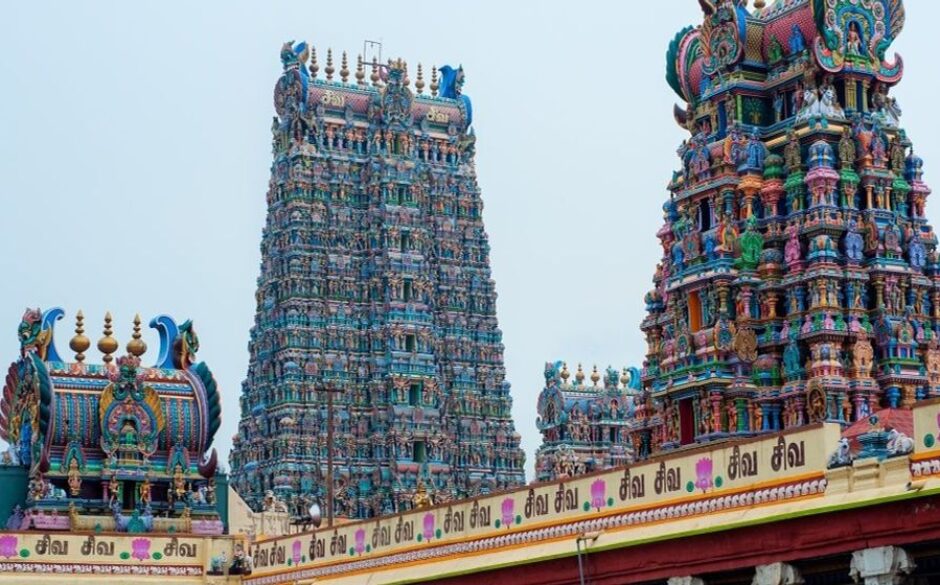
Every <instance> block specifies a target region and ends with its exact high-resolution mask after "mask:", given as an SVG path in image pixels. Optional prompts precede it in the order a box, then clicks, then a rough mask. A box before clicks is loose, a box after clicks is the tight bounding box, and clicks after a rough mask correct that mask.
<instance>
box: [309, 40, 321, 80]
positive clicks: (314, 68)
mask: <svg viewBox="0 0 940 585" xmlns="http://www.w3.org/2000/svg"><path fill="white" fill-rule="evenodd" d="M318 71H320V64H319V63H317V48H316V47H310V79H316V78H317V72H318Z"/></svg>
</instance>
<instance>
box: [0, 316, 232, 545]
mask: <svg viewBox="0 0 940 585" xmlns="http://www.w3.org/2000/svg"><path fill="white" fill-rule="evenodd" d="M63 315H64V313H63V311H62V310H61V309H58V308H56V309H51V310H48V311H45V312H41V311H39V310H38V309H37V310H27V311H26V313H25V315H23V320H22V322H21V323H20V326H19V331H18V333H19V340H20V347H21V354H20V358H19V359H18V360H17V361H16V362H14V363H13V365H11V366H10V369H9V371H8V373H7V377H6V384H5V386H4V388H3V396H2V401H0V438H2V439H3V440H4V441H6V442H7V443H8V444H9V446H10V448H9V450H8V451H7V452H5V453H4V455H3V469H4V470H20V471H21V472H22V473H21V476H22V484H23V488H24V489H23V491H24V492H25V493H18V492H17V491H16V487H15V484H16V483H17V482H18V481H19V477H20V475H17V474H11V473H7V472H5V473H4V482H5V485H6V490H5V493H4V494H3V497H2V498H0V499H2V500H3V502H8V501H21V502H23V503H22V504H21V505H17V507H16V509H15V510H13V512H12V514H11V515H10V516H9V519H8V520H7V523H6V527H7V529H11V530H42V531H56V530H71V531H81V530H87V531H92V530H93V531H96V532H100V531H111V532H132V533H134V532H164V533H165V532H172V533H186V534H203V535H217V534H221V533H222V532H223V529H224V526H223V522H222V520H221V519H220V515H219V513H218V511H217V506H216V504H217V502H216V490H217V484H216V465H217V457H216V452H215V449H211V451H210V448H211V446H212V442H213V439H214V437H215V433H216V431H217V430H218V428H219V423H220V405H219V390H218V388H217V386H216V382H215V380H214V379H213V377H212V373H211V372H210V370H209V368H208V366H206V364H205V363H204V362H201V363H196V362H195V357H196V351H197V350H198V349H199V340H198V338H197V337H196V332H195V331H194V330H193V327H192V323H191V322H190V321H186V322H185V323H183V324H181V325H179V326H177V325H176V323H175V322H174V321H173V319H171V318H169V317H167V316H165V315H161V316H159V317H157V318H155V319H154V320H153V321H151V323H150V325H151V327H154V328H156V329H157V330H158V332H159V334H160V349H159V354H158V356H157V359H156V363H154V365H153V366H150V367H145V366H143V365H142V361H141V358H142V357H143V355H144V354H145V352H146V351H147V345H146V344H145V343H144V341H143V340H142V339H141V333H140V318H139V317H137V318H136V319H135V320H134V326H133V333H132V335H131V339H130V341H129V342H128V343H127V348H126V349H127V353H126V355H122V356H120V357H118V358H117V359H115V357H114V354H115V353H116V352H117V351H118V347H119V345H118V341H117V339H115V338H114V337H113V336H112V324H111V315H110V314H108V315H106V316H105V320H104V335H103V337H102V338H101V339H100V340H99V341H98V344H97V347H98V350H99V351H100V352H101V353H102V363H101V364H90V363H87V362H86V361H85V353H84V352H85V351H87V350H88V349H89V347H90V346H91V341H90V340H89V338H88V337H87V336H86V335H85V334H84V322H83V316H82V313H81V312H79V313H78V314H77V315H76V326H75V335H74V337H72V339H71V341H70V342H69V347H70V348H71V349H72V350H73V351H74V352H75V358H74V361H66V360H65V359H63V358H62V356H61V354H60V353H59V352H58V350H57V349H56V344H55V336H54V332H55V328H54V326H55V323H56V321H57V320H59V319H61V318H62V317H63ZM14 492H16V493H14ZM222 499H225V496H224V495H223V496H222ZM3 512H4V514H5V513H6V510H4V511H3Z"/></svg>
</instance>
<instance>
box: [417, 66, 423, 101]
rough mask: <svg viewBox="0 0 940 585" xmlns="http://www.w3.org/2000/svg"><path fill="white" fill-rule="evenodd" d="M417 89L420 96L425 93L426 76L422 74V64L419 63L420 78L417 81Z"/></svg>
mask: <svg viewBox="0 0 940 585" xmlns="http://www.w3.org/2000/svg"><path fill="white" fill-rule="evenodd" d="M415 89H416V90H418V95H421V94H423V93H424V76H423V75H422V73H421V63H418V78H417V79H416V80H415Z"/></svg>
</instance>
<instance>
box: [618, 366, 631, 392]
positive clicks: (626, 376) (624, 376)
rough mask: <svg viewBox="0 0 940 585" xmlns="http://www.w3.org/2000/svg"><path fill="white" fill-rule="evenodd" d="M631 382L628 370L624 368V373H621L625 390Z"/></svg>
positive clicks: (621, 380)
mask: <svg viewBox="0 0 940 585" xmlns="http://www.w3.org/2000/svg"><path fill="white" fill-rule="evenodd" d="M629 381H630V375H629V374H628V373H627V368H624V369H623V372H621V374H620V383H621V384H623V386H624V388H626V386H627V383H628V382H629Z"/></svg>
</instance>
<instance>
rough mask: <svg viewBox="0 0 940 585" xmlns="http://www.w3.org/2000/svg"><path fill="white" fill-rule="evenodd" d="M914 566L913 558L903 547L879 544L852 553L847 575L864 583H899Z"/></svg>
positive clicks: (891, 584) (892, 584)
mask: <svg viewBox="0 0 940 585" xmlns="http://www.w3.org/2000/svg"><path fill="white" fill-rule="evenodd" d="M914 568H915V565H914V559H912V558H911V556H910V555H909V554H907V551H905V550H904V549H903V548H900V547H897V546H879V547H875V548H866V549H864V550H857V551H855V552H854V553H852V564H851V566H850V568H849V576H851V577H852V579H853V580H854V581H855V582H856V583H864V584H865V585H901V584H902V583H904V581H905V579H906V578H907V575H910V574H911V573H912V572H913V571H914Z"/></svg>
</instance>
